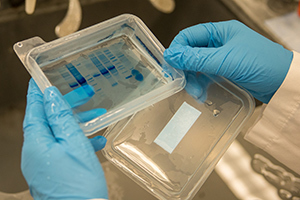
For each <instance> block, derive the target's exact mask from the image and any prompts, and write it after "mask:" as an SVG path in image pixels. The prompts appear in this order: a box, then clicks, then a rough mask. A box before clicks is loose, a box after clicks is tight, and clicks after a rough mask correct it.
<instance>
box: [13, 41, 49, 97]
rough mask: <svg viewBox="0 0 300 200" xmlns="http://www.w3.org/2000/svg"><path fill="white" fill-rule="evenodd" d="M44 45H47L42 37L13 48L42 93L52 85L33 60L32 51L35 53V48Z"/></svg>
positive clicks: (15, 45)
mask: <svg viewBox="0 0 300 200" xmlns="http://www.w3.org/2000/svg"><path fill="white" fill-rule="evenodd" d="M44 44H46V42H45V41H44V40H42V39H41V38H40V37H33V38H29V39H27V40H23V41H20V42H17V43H15V44H14V46H13V49H14V51H15V53H16V54H17V56H18V57H19V59H20V61H21V62H22V64H23V65H24V67H25V68H26V70H27V71H28V73H29V74H30V75H31V77H32V78H33V79H34V80H35V82H36V83H37V85H38V86H39V88H40V90H41V91H42V92H44V90H45V89H46V88H47V87H50V86H51V84H50V82H49V80H48V79H47V77H46V76H45V75H44V73H43V72H42V70H41V69H40V67H39V66H38V64H37V63H36V62H35V61H34V60H33V59H32V57H31V56H30V54H31V52H32V51H34V49H35V48H37V47H39V46H42V45H44Z"/></svg>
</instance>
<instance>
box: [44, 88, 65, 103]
mask: <svg viewBox="0 0 300 200" xmlns="http://www.w3.org/2000/svg"><path fill="white" fill-rule="evenodd" d="M44 99H45V101H46V102H49V101H55V102H60V103H64V101H63V96H62V94H61V93H60V91H59V90H58V89H57V88H56V87H54V86H51V87H47V88H46V89H45V91H44Z"/></svg>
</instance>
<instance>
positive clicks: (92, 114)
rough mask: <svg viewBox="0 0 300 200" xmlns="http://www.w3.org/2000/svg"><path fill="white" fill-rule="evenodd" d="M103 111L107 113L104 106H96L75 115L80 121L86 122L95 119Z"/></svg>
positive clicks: (102, 113)
mask: <svg viewBox="0 0 300 200" xmlns="http://www.w3.org/2000/svg"><path fill="white" fill-rule="evenodd" d="M105 113H107V110H106V109H105V108H96V109H93V110H88V111H85V112H81V113H77V117H78V118H79V120H80V121H81V122H87V121H90V120H92V119H95V118H96V117H99V116H101V115H104V114H105Z"/></svg>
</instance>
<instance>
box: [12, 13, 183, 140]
mask: <svg viewBox="0 0 300 200" xmlns="http://www.w3.org/2000/svg"><path fill="white" fill-rule="evenodd" d="M14 50H15V52H16V54H17V55H18V56H19V58H20V60H21V61H22V62H23V64H24V66H25V67H26V69H27V70H28V71H29V73H30V74H31V76H32V77H33V79H34V80H35V81H36V83H37V84H38V86H39V87H40V89H41V90H42V91H44V89H45V88H46V87H49V86H52V85H53V86H56V87H57V88H58V89H59V90H60V92H61V93H62V94H63V95H64V97H65V99H66V100H67V102H68V103H69V105H70V107H71V108H72V109H73V111H74V114H75V116H76V117H77V119H78V123H79V124H80V126H81V128H82V129H83V131H84V132H85V133H86V134H88V135H89V134H93V133H95V132H97V131H99V130H101V129H103V128H105V127H107V126H108V125H110V124H112V123H115V122H117V121H118V120H120V119H123V118H124V117H127V116H129V115H131V114H133V113H134V112H136V111H138V110H141V109H143V108H146V107H148V106H149V105H151V104H153V103H155V102H158V101H160V100H162V99H164V98H167V97H168V96H170V95H172V94H174V93H176V92H178V91H180V90H181V89H183V88H184V85H185V78H184V75H183V73H182V71H180V70H176V69H174V68H172V67H170V66H169V65H168V64H167V63H165V62H164V59H163V52H164V47H163V46H162V45H161V44H160V42H159V41H158V40H157V39H156V38H155V37H154V35H153V34H152V33H151V32H150V30H149V29H148V28H147V27H146V26H145V25H144V23H143V22H142V21H141V20H140V19H139V18H137V17H136V16H133V15H129V14H125V15H120V16H118V17H115V18H113V19H110V20H108V21H105V22H102V23H100V24H97V25H95V26H92V27H89V28H87V29H84V30H82V31H79V32H76V33H74V34H71V35H69V36H66V37H64V38H60V39H57V40H54V41H52V42H49V43H46V42H44V41H43V40H42V39H41V38H39V37H34V38H31V39H28V40H25V41H22V42H18V43H16V44H15V45H14ZM99 109H100V111H102V112H103V113H101V114H102V115H100V116H99V112H94V113H98V115H97V116H95V117H93V116H94V114H93V111H97V110H98V111H99ZM82 116H85V117H84V118H83V117H82Z"/></svg>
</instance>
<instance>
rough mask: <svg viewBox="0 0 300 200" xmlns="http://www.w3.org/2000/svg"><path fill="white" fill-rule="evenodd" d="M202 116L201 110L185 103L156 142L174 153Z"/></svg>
mask: <svg viewBox="0 0 300 200" xmlns="http://www.w3.org/2000/svg"><path fill="white" fill-rule="evenodd" d="M200 115H201V112H200V111H199V110H197V109H196V108H194V107H192V106H191V105H189V104H188V103H186V102H184V103H183V104H182V105H181V106H180V108H179V109H178V110H177V112H176V113H175V115H173V117H172V119H171V120H170V121H169V122H168V124H167V125H166V126H165V127H164V128H163V130H162V131H161V132H160V134H159V135H158V136H157V137H156V138H155V140H154V142H155V143H156V144H157V145H159V146H160V147H162V148H163V149H164V150H166V151H167V152H169V153H172V152H173V151H174V149H175V148H176V147H177V145H178V144H179V142H180V141H181V140H182V138H183V137H184V136H185V134H186V133H187V132H188V131H189V130H190V128H191V127H192V126H193V124H194V123H195V121H196V120H197V119H198V117H199V116H200Z"/></svg>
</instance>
